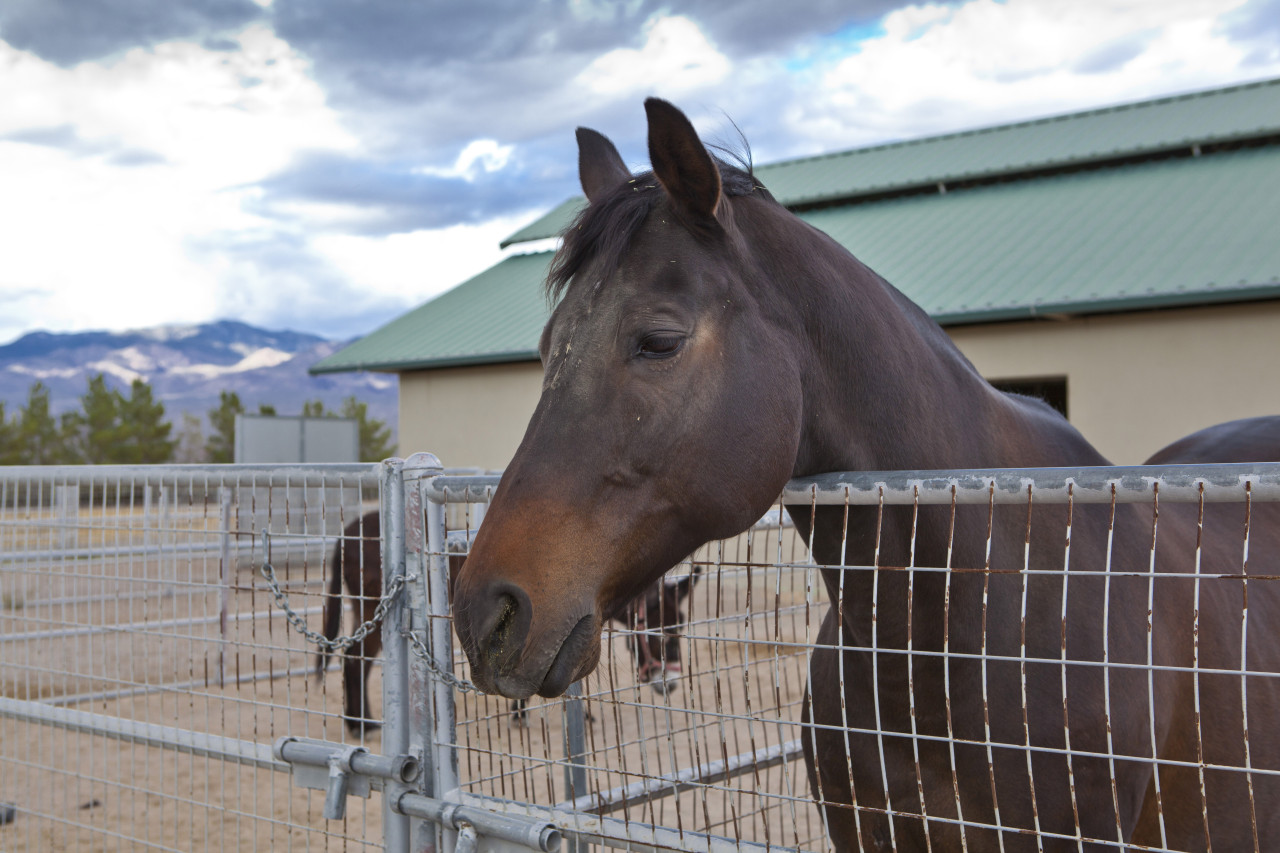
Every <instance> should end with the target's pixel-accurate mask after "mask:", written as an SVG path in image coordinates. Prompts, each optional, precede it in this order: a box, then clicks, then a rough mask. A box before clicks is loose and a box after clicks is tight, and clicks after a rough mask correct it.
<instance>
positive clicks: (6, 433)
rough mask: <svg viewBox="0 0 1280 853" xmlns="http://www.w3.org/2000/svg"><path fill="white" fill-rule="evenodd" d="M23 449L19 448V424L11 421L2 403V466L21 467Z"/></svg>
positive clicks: (0, 415)
mask: <svg viewBox="0 0 1280 853" xmlns="http://www.w3.org/2000/svg"><path fill="white" fill-rule="evenodd" d="M21 464H22V456H21V449H20V448H19V447H18V424H17V422H16V421H11V420H9V418H8V416H7V415H6V414H5V411H4V402H3V401H0V465H21Z"/></svg>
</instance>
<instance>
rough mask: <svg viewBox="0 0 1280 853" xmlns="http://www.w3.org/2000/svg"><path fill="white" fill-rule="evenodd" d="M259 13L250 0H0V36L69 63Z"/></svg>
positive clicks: (196, 32)
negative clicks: (1, 0) (180, 0)
mask: <svg viewBox="0 0 1280 853" xmlns="http://www.w3.org/2000/svg"><path fill="white" fill-rule="evenodd" d="M262 15H263V11H262V9H261V8H260V7H259V6H257V4H255V3H253V2H252V0H182V2H173V0H93V2H77V0H5V2H4V3H3V4H0V38H3V39H4V40H5V41H7V42H8V43H9V44H11V45H13V46H14V47H16V48H18V49H20V50H29V51H31V52H33V53H35V54H36V55H37V56H39V57H41V58H42V59H46V60H49V61H50V62H54V63H56V64H58V65H61V66H64V67H69V66H72V65H76V64H77V63H80V62H84V61H85V60H89V59H102V58H104V57H107V56H110V55H112V54H115V53H119V52H120V51H124V50H129V49H130V48H134V47H146V46H150V45H153V44H156V43H158V42H162V41H166V40H169V39H175V38H194V37H199V36H205V35H207V34H210V33H214V32H217V31H219V30H225V29H229V28H233V27H241V26H243V25H245V24H247V23H248V22H249V21H252V20H254V19H256V18H260V17H261V16H262Z"/></svg>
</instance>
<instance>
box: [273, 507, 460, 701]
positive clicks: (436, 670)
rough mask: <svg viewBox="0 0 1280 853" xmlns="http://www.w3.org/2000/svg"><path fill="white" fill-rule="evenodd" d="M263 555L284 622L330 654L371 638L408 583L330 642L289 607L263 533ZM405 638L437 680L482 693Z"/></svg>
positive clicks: (398, 584)
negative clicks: (368, 615)
mask: <svg viewBox="0 0 1280 853" xmlns="http://www.w3.org/2000/svg"><path fill="white" fill-rule="evenodd" d="M262 554H263V557H264V558H265V559H263V561H262V577H263V579H264V580H266V582H267V589H269V590H270V591H271V595H272V596H273V597H274V598H275V600H276V606H277V607H279V608H280V610H281V611H282V612H283V613H284V617H285V619H286V620H287V621H288V622H289V624H290V625H292V626H293V629H294V630H295V631H297V632H298V633H299V634H301V635H302V636H304V637H306V638H307V639H308V640H310V641H311V642H312V643H314V644H315V645H316V646H318V647H319V648H321V649H323V650H325V651H329V652H342V651H346V650H347V648H349V647H350V646H354V645H355V644H356V643H358V642H360V641H361V640H363V639H364V638H365V637H367V636H369V634H370V633H372V632H373V630H374V629H375V628H377V627H378V625H379V624H380V623H381V622H382V620H383V618H384V617H386V615H387V611H389V610H390V609H391V606H392V605H393V604H394V603H395V601H396V599H397V598H398V597H399V596H400V592H401V591H402V590H403V589H404V586H405V579H404V577H403V576H396V577H394V578H392V579H391V583H390V584H389V587H390V588H389V589H388V590H387V591H386V593H385V594H384V595H383V596H382V598H381V600H379V601H378V606H377V607H376V608H374V611H373V616H372V617H370V618H369V620H368V621H367V622H365V623H363V624H362V625H360V627H358V628H356V630H355V631H354V632H352V634H351V636H350V637H335V638H333V639H332V640H330V639H329V638H328V637H326V636H324V635H323V634H320V633H317V632H315V631H312V630H311V629H310V628H308V627H307V621H306V619H304V618H303V617H302V615H301V614H299V613H298V612H297V611H296V610H294V609H293V608H292V607H290V606H289V599H288V598H287V597H286V596H285V594H284V590H282V589H281V588H280V583H279V581H278V580H277V579H276V570H275V568H274V567H273V566H272V565H271V559H270V557H271V534H270V532H269V531H267V530H264V531H262ZM402 633H403V636H404V637H405V638H406V639H407V640H408V641H409V645H410V647H411V649H412V651H413V653H414V654H415V655H417V656H418V657H419V658H421V659H422V660H423V661H424V662H425V663H426V665H427V669H428V670H430V671H431V674H432V675H434V676H435V677H436V678H438V679H440V680H441V681H443V682H444V683H445V684H447V685H449V686H450V687H452V688H453V689H454V690H460V691H462V692H464V693H481V692H482V691H481V690H480V688H479V687H476V686H475V685H474V684H472V683H471V682H470V681H467V680H466V679H465V678H458V677H457V676H456V675H454V674H453V672H452V671H449V670H446V669H443V668H442V667H441V666H440V665H439V664H438V663H436V659H435V658H434V657H433V656H432V654H431V650H430V649H428V648H427V646H426V643H424V642H423V641H422V638H421V637H419V636H418V635H417V634H416V633H415V632H413V631H403V632H402Z"/></svg>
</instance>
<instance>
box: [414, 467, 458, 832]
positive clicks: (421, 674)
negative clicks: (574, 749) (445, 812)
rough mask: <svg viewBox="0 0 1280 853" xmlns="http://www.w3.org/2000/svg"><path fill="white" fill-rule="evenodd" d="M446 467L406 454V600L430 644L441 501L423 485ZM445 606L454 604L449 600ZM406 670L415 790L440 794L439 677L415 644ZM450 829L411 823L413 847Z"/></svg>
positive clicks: (445, 758)
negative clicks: (432, 499)
mask: <svg viewBox="0 0 1280 853" xmlns="http://www.w3.org/2000/svg"><path fill="white" fill-rule="evenodd" d="M441 473H443V469H442V468H441V466H440V460H439V459H437V458H436V457H435V456H433V455H432V454H430V453H415V454H413V455H412V456H410V457H409V458H408V459H406V460H405V464H404V481H405V523H406V537H405V572H406V579H407V581H408V583H407V584H406V586H405V592H406V593H408V595H407V598H406V601H405V608H406V611H405V628H406V629H407V630H408V631H410V632H412V633H413V634H414V635H415V636H417V637H419V638H422V639H424V641H425V642H426V643H427V644H428V646H430V645H431V644H432V638H431V637H430V636H429V635H430V631H431V621H430V614H431V612H432V611H431V609H430V604H429V602H430V601H431V595H432V590H433V589H434V586H433V585H434V584H435V574H436V566H435V565H434V560H433V559H432V558H431V555H432V554H433V553H435V548H434V546H433V545H432V544H431V534H430V529H431V526H432V525H431V521H430V517H431V515H432V513H433V511H434V510H435V509H436V508H437V505H435V504H431V503H429V502H428V501H427V500H425V498H424V496H423V487H424V485H425V484H426V483H428V482H430V480H431V479H432V478H433V477H436V476H439V475H440V474H441ZM445 606H446V607H447V606H448V603H447V601H446V603H445ZM446 612H447V611H446ZM406 675H407V679H408V680H407V687H408V690H407V693H406V695H405V698H406V701H407V702H408V706H407V707H406V710H405V715H406V718H407V719H408V720H409V723H410V740H409V748H410V751H411V752H412V753H413V754H414V755H416V756H417V757H418V758H419V760H420V761H421V762H422V773H421V774H419V776H418V779H417V786H416V788H415V789H414V790H415V792H416V793H419V794H423V795H425V796H428V797H435V798H439V797H440V796H441V788H440V785H439V784H438V774H437V768H438V767H439V766H440V764H441V762H442V761H443V762H448V761H449V760H450V756H448V755H446V756H443V757H442V756H441V754H440V750H441V743H442V741H441V740H440V739H439V738H438V737H437V729H438V726H439V717H440V715H441V714H442V713H443V712H442V710H441V705H440V703H439V701H438V700H437V697H436V696H433V695H432V686H433V683H434V682H433V679H432V678H431V674H430V671H429V669H428V667H427V662H426V661H425V660H423V659H422V658H421V657H420V656H419V655H418V654H414V653H413V651H412V649H410V654H409V657H408V666H407V672H406ZM450 719H452V715H451V714H450ZM451 742H452V741H451V740H450V741H447V743H451ZM445 749H446V750H448V749H449V747H447V746H446V747H445ZM446 790H447V789H446ZM445 831H446V827H444V826H438V825H436V824H433V823H430V822H428V821H424V820H418V821H417V822H415V823H414V824H413V825H412V827H411V845H412V847H411V849H412V850H413V853H430V851H436V850H447V849H449V847H448V846H447V845H445V843H444V842H445V838H444V833H445Z"/></svg>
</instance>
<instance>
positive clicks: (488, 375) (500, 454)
mask: <svg viewBox="0 0 1280 853" xmlns="http://www.w3.org/2000/svg"><path fill="white" fill-rule="evenodd" d="M541 390H542V364H541V362H537V361H529V362H522V363H517V364H495V365H482V366H478V367H451V368H445V369H442V370H422V371H416V372H412V373H402V374H400V437H399V442H400V454H401V455H402V456H403V455H407V454H409V453H413V452H415V451H419V450H427V451H430V452H431V453H434V454H435V455H436V456H438V457H440V461H441V462H443V463H444V464H445V465H446V466H449V467H472V466H476V467H481V468H505V467H506V466H507V463H508V462H509V461H510V460H511V457H512V456H513V455H514V454H515V452H516V447H517V446H519V444H520V439H521V438H523V437H524V428H525V426H526V425H527V424H528V423H529V417H530V416H531V415H532V414H533V409H534V406H536V405H537V403H538V394H539V392H540V391H541Z"/></svg>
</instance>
